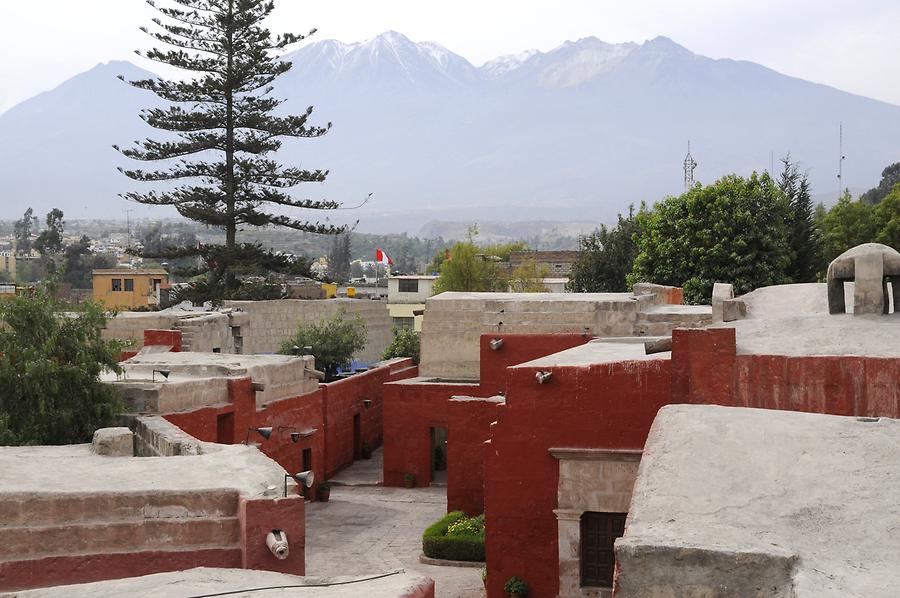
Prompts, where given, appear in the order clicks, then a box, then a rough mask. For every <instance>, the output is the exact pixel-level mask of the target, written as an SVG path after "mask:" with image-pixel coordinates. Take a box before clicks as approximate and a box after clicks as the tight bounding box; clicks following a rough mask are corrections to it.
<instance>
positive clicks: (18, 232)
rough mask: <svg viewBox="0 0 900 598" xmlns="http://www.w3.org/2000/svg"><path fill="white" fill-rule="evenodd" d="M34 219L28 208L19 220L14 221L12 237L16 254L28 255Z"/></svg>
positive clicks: (32, 212)
mask: <svg viewBox="0 0 900 598" xmlns="http://www.w3.org/2000/svg"><path fill="white" fill-rule="evenodd" d="M35 221H36V218H35V217H34V210H32V209H31V208H28V209H27V210H25V214H24V215H23V216H22V218H21V219H19V220H16V222H15V224H14V225H13V237H14V238H15V242H16V253H18V254H20V255H28V254H29V253H31V237H32V236H33V234H34V232H33V231H34V225H35Z"/></svg>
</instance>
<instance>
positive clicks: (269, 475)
mask: <svg viewBox="0 0 900 598" xmlns="http://www.w3.org/2000/svg"><path fill="white" fill-rule="evenodd" d="M201 446H202V448H203V454H201V455H187V456H178V457H105V456H100V455H96V454H94V453H92V452H91V445H89V444H75V445H68V446H23V447H0V494H9V493H15V494H41V495H47V494H68V493H79V494H82V493H91V492H105V493H129V492H147V491H178V490H206V489H210V490H212V489H233V490H237V491H238V492H240V493H241V494H243V495H245V496H249V497H262V496H268V497H273V498H276V497H278V496H281V495H282V492H283V491H284V490H283V486H284V474H285V471H284V470H283V469H282V468H281V467H280V466H279V465H278V464H277V463H276V462H275V461H272V460H271V459H269V458H268V457H266V456H265V455H263V454H262V453H261V452H259V450H258V449H257V448H256V447H253V446H244V445H240V444H237V445H220V444H209V443H201Z"/></svg>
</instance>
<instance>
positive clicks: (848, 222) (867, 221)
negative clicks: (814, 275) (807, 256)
mask: <svg viewBox="0 0 900 598" xmlns="http://www.w3.org/2000/svg"><path fill="white" fill-rule="evenodd" d="M872 211H873V210H872V207H871V206H870V205H869V204H867V203H864V202H862V201H853V198H852V197H851V196H850V192H849V191H845V192H844V194H843V195H842V196H841V198H840V199H839V200H838V202H837V203H836V204H834V205H833V206H832V207H831V209H830V210H828V212H827V213H826V214H825V215H824V216H823V217H822V219H821V221H820V222H819V228H820V230H821V231H822V253H823V257H824V260H823V263H824V264H830V263H831V261H832V260H833V259H834V258H836V257H837V256H839V255H840V254H842V253H844V252H845V251H847V250H848V249H850V248H851V247H856V246H857V245H860V244H862V243H871V242H872V241H874V240H875V236H876V235H877V233H878V230H877V227H876V224H875V222H874V220H873V218H872ZM821 275H824V271H823V272H822V273H820V276H821Z"/></svg>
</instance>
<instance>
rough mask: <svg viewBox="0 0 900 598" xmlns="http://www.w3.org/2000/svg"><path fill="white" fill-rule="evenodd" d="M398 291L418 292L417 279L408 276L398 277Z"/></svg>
mask: <svg viewBox="0 0 900 598" xmlns="http://www.w3.org/2000/svg"><path fill="white" fill-rule="evenodd" d="M399 282H400V292H401V293H418V292H419V281H418V280H415V279H412V280H411V279H409V278H401V279H400V281H399Z"/></svg>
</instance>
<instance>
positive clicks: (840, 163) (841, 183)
mask: <svg viewBox="0 0 900 598" xmlns="http://www.w3.org/2000/svg"><path fill="white" fill-rule="evenodd" d="M838 156H839V158H838V175H837V178H838V198H840V197H841V194H842V193H843V192H844V160H846V159H847V156H845V155H844V123H843V122H841V123H840V124H839V125H838Z"/></svg>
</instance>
